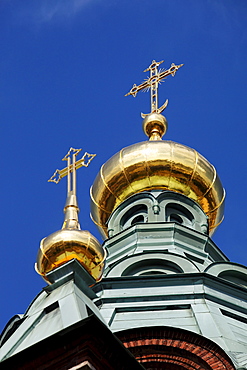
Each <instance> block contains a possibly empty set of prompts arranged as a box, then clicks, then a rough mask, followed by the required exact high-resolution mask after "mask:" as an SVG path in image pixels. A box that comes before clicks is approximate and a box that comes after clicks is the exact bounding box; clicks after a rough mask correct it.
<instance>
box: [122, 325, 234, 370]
mask: <svg viewBox="0 0 247 370" xmlns="http://www.w3.org/2000/svg"><path fill="white" fill-rule="evenodd" d="M115 334H116V335H117V336H118V338H119V339H120V340H121V341H122V342H123V344H124V345H125V347H126V348H128V349H129V350H130V351H131V352H132V354H133V355H134V356H135V358H136V359H137V360H138V361H139V362H140V363H141V364H142V365H143V366H144V367H145V368H146V369H156V370H160V369H166V370H182V369H188V370H195V369H198V370H199V369H205V370H222V369H225V370H234V369H235V368H234V366H233V364H232V361H231V360H230V358H229V357H228V355H227V354H226V353H225V352H224V351H223V350H222V348H220V347H219V346H218V345H217V344H216V343H214V342H212V341H211V340H209V339H207V338H205V337H203V336H200V335H198V334H196V333H192V332H189V331H186V330H182V329H178V328H169V327H150V328H137V329H130V330H126V331H122V332H119V333H115Z"/></svg>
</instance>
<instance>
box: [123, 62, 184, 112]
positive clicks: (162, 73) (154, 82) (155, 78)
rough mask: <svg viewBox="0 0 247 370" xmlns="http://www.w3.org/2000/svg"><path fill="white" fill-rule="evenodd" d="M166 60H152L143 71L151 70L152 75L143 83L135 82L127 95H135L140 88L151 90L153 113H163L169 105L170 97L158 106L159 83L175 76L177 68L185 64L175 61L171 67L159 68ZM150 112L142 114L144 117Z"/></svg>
mask: <svg viewBox="0 0 247 370" xmlns="http://www.w3.org/2000/svg"><path fill="white" fill-rule="evenodd" d="M163 62H164V60H162V61H161V62H156V61H155V60H153V61H152V63H151V64H150V66H149V67H148V68H147V69H145V70H144V71H143V72H147V71H150V76H149V78H147V79H146V80H145V81H144V82H143V83H141V84H140V85H138V86H137V85H136V84H134V85H133V87H132V89H131V90H130V91H129V92H128V93H127V94H126V95H125V96H128V95H133V96H134V97H135V96H136V94H137V93H138V92H139V91H140V90H144V91H149V90H151V113H161V112H163V110H164V109H165V108H166V107H167V104H168V99H166V101H165V103H164V104H163V105H162V106H161V107H160V108H158V85H159V84H161V82H163V81H164V79H165V78H166V77H167V76H169V75H172V76H174V75H175V73H176V72H177V70H178V69H179V68H180V67H182V66H183V64H180V65H175V64H174V63H172V64H171V66H170V68H169V69H166V70H164V69H163V68H162V69H159V70H158V67H159V65H160V64H161V63H163ZM148 114H149V113H148ZM148 114H143V113H142V114H141V115H142V118H144V117H146V116H147V115H148Z"/></svg>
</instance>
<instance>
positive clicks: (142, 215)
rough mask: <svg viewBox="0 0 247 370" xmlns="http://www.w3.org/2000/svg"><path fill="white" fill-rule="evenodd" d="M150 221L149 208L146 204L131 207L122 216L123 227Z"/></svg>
mask: <svg viewBox="0 0 247 370" xmlns="http://www.w3.org/2000/svg"><path fill="white" fill-rule="evenodd" d="M147 221H148V210H147V206H146V205H144V204H138V205H135V206H133V207H132V208H130V209H129V210H128V211H127V212H126V213H125V214H124V215H123V217H122V219H121V221H120V224H121V228H122V229H126V228H127V227H129V226H132V225H135V224H138V223H144V222H147Z"/></svg>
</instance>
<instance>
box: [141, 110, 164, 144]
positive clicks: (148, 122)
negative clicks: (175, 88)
mask: <svg viewBox="0 0 247 370" xmlns="http://www.w3.org/2000/svg"><path fill="white" fill-rule="evenodd" d="M142 128H143V131H144V132H145V134H146V135H147V136H148V137H149V138H150V139H151V140H152V139H154V140H155V138H159V140H160V139H161V138H162V136H163V135H165V133H166V131H167V120H166V118H165V117H164V116H162V115H161V114H158V113H151V114H148V115H147V116H146V117H145V119H144V120H143V123H142Z"/></svg>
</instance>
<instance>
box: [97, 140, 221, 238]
mask: <svg viewBox="0 0 247 370" xmlns="http://www.w3.org/2000/svg"><path fill="white" fill-rule="evenodd" d="M154 189H160V190H170V191H175V192H177V193H181V194H184V195H186V196H187V197H189V198H191V199H193V200H194V201H196V202H197V203H198V204H199V205H200V206H201V208H202V210H203V211H204V212H205V213H206V215H207V216H208V221H209V231H210V235H212V234H213V232H214V231H215V229H216V227H217V226H218V225H219V224H220V223H221V221H222V220H223V211H224V199H225V191H224V189H223V187H222V184H221V181H220V179H219V177H218V175H217V173H216V170H215V168H214V166H212V165H211V164H210V163H209V162H208V161H207V160H206V159H205V158H204V157H203V156H202V155H200V154H199V153H198V152H197V151H195V150H194V149H192V148H189V147H187V146H185V145H182V144H178V143H175V142H172V141H165V140H164V141H163V140H157V141H144V142H141V143H138V144H134V145H131V146H128V147H127V148H123V149H122V150H120V152H118V153H117V154H115V155H114V156H113V157H111V158H110V159H109V160H108V161H107V162H106V163H105V164H103V166H102V167H101V169H100V172H99V173H98V175H97V177H96V179H95V181H94V183H93V185H92V187H91V217H92V219H93V221H94V222H95V223H96V225H97V226H98V227H99V230H100V231H101V233H102V235H103V237H107V220H108V218H109V216H110V215H111V214H112V212H113V211H114V210H115V209H116V207H117V206H118V205H119V204H120V203H122V202H123V201H124V200H125V199H127V198H128V197H130V196H131V195H133V194H135V193H139V192H142V191H145V190H154Z"/></svg>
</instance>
